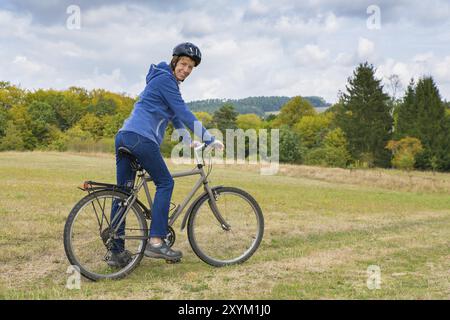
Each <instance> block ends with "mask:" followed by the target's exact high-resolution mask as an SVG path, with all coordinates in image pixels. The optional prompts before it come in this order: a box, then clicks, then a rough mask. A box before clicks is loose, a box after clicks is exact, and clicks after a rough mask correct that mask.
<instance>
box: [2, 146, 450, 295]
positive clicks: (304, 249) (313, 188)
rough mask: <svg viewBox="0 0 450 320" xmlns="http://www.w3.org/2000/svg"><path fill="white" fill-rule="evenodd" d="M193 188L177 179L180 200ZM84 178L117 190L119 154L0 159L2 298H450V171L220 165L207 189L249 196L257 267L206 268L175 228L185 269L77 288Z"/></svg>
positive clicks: (144, 269)
mask: <svg viewBox="0 0 450 320" xmlns="http://www.w3.org/2000/svg"><path fill="white" fill-rule="evenodd" d="M167 163H168V165H169V168H170V170H171V171H173V172H175V171H178V170H180V171H181V170H186V169H188V168H190V167H193V166H190V165H174V164H171V163H170V160H169V159H167ZM195 179H196V178H195V177H193V178H183V179H181V180H176V183H175V192H174V199H173V201H174V202H176V203H179V202H180V201H181V200H182V198H184V196H185V194H186V193H187V191H188V190H189V189H190V188H191V187H192V183H193V182H194V181H195ZM84 180H94V181H104V182H114V181H115V161H114V156H113V155H111V154H87V153H86V154H83V153H69V152H65V153H64V152H62V153H59V152H2V153H0V299H450V174H448V173H433V172H402V171H397V170H382V169H353V170H348V169H334V168H320V167H307V166H295V165H280V170H279V172H278V173H277V174H276V175H272V176H264V175H260V171H259V167H257V166H254V165H253V166H252V165H216V166H215V167H214V169H213V171H212V174H211V177H210V181H211V184H212V185H227V186H235V187H239V188H242V189H245V190H246V191H248V192H249V193H250V194H252V195H253V196H254V198H255V199H256V200H257V201H258V202H259V204H260V206H261V208H262V210H263V213H264V217H265V234H264V238H263V241H262V244H261V246H260V248H259V249H258V251H257V252H256V253H255V255H254V256H253V257H252V258H251V259H250V260H248V261H247V262H246V263H244V264H242V265H237V266H231V267H225V268H214V267H211V266H209V265H207V264H205V263H203V262H202V261H201V260H200V259H198V258H197V256H196V255H195V254H194V253H193V252H192V250H191V248H190V247H189V243H188V241H187V236H186V230H185V231H183V232H180V231H179V230H180V228H179V226H180V223H181V219H179V220H178V221H177V223H176V224H175V231H176V232H177V241H176V243H175V245H174V247H175V248H176V249H180V250H182V251H183V253H184V258H183V261H182V263H179V264H166V263H165V262H164V261H160V260H152V259H148V258H144V259H143V260H142V262H141V264H140V265H139V267H138V268H137V269H136V270H135V271H134V272H133V273H132V274H130V275H129V276H128V277H126V278H125V279H122V280H119V281H101V282H91V281H89V280H86V279H82V282H81V287H80V289H73V290H70V289H68V288H66V283H67V279H68V276H69V274H68V273H67V270H68V267H69V262H68V260H67V258H66V256H65V253H64V248H63V240H62V235H63V228H64V223H65V220H66V218H67V216H68V214H69V212H70V210H71V208H72V207H73V206H74V205H75V203H76V202H77V201H78V200H79V199H80V198H81V197H83V196H84V195H85V194H84V192H83V191H81V190H79V189H77V186H80V185H81V184H82V182H83V181H84ZM152 190H154V188H153V189H152ZM374 268H375V269H374ZM370 270H377V272H378V273H377V274H378V276H379V277H378V278H376V279H378V280H379V281H378V280H377V282H376V285H375V286H374V285H373V284H374V283H373V282H371V281H368V280H370V279H372V278H371V276H372V275H373V274H372V273H371V272H370Z"/></svg>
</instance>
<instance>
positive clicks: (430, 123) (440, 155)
mask: <svg viewBox="0 0 450 320" xmlns="http://www.w3.org/2000/svg"><path fill="white" fill-rule="evenodd" d="M415 103H416V108H417V121H416V123H415V125H416V130H417V131H416V132H417V133H416V134H417V135H415V136H414V137H416V138H418V139H419V140H420V141H421V142H422V145H423V147H424V152H423V153H421V154H420V155H419V156H418V158H417V166H418V167H419V168H423V169H433V170H439V169H444V168H445V167H446V166H447V165H448V164H447V160H446V159H447V158H448V153H449V152H450V144H449V140H448V132H447V128H446V120H445V106H444V104H443V102H442V100H441V97H440V94H439V90H438V88H437V87H436V84H435V83H434V80H433V78H431V77H425V78H422V79H420V80H419V82H418V83H417V87H416V90H415Z"/></svg>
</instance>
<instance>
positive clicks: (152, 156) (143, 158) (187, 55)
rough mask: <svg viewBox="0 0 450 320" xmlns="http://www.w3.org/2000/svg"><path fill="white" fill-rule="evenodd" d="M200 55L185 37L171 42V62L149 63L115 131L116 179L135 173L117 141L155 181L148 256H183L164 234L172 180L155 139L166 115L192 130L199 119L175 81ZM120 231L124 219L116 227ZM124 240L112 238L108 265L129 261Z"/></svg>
mask: <svg viewBox="0 0 450 320" xmlns="http://www.w3.org/2000/svg"><path fill="white" fill-rule="evenodd" d="M200 61H201V53H200V50H199V48H198V47H197V46H195V45H193V44H192V43H189V42H186V43H181V44H179V45H177V46H176V47H175V48H174V50H173V54H172V61H171V63H170V65H168V64H167V63H165V62H161V63H159V64H158V65H153V64H152V65H151V67H150V70H149V72H148V74H147V78H146V83H147V84H146V87H145V89H144V91H143V92H142V93H141V94H140V96H139V99H138V101H137V102H136V104H135V105H134V108H133V111H132V113H131V115H130V117H129V118H128V119H126V120H125V122H124V124H123V126H122V128H121V129H120V130H119V132H118V133H117V135H116V141H115V147H116V167H117V184H118V185H123V186H125V185H127V186H133V185H134V180H135V177H136V173H135V172H133V171H132V170H131V166H130V160H129V159H128V158H126V157H123V156H121V155H120V154H119V153H118V152H117V150H118V148H119V147H126V148H128V149H129V150H130V151H131V152H132V153H133V155H134V156H136V157H137V159H138V160H139V162H140V163H141V165H142V166H143V167H144V169H145V170H146V171H147V172H148V173H149V174H150V175H151V177H152V178H153V181H154V183H155V185H156V194H155V198H154V202H153V207H152V222H151V225H150V241H149V242H148V243H147V247H146V248H145V252H144V254H145V255H146V256H148V257H153V258H162V259H168V260H178V259H180V258H181V257H182V253H181V252H180V251H176V250H172V249H171V248H169V247H168V246H167V245H166V243H165V241H164V240H163V239H164V238H165V237H166V235H167V233H168V214H169V207H170V199H171V197H172V191H173V188H174V181H173V178H172V176H171V175H170V172H169V170H168V169H167V166H166V164H165V163H164V159H163V157H162V155H161V151H160V144H161V142H162V140H163V138H164V133H165V130H166V126H167V124H168V121H171V122H172V123H173V125H174V127H175V129H185V126H184V125H186V127H188V128H189V129H190V130H191V131H193V132H194V123H195V121H198V120H197V118H196V117H195V116H194V115H193V114H192V112H191V111H190V110H189V109H188V107H187V105H186V104H185V102H184V101H183V99H182V97H181V93H180V90H179V87H178V85H179V83H180V82H183V81H184V80H186V78H187V77H188V76H189V75H190V73H191V72H192V70H193V68H194V67H196V66H198V65H199V64H200ZM202 136H203V137H200V139H202V138H203V140H204V141H205V143H206V144H207V145H210V144H212V147H217V148H223V144H222V143H221V142H220V141H218V140H215V139H214V137H213V136H211V135H210V134H209V133H208V131H207V130H206V129H205V128H204V127H203V126H202ZM185 143H186V141H185ZM187 143H190V141H188V142H187ZM116 211H117V206H113V209H112V210H111V219H112V218H113V217H114V214H115V213H116ZM124 232H125V225H124V224H123V225H122V226H121V227H120V230H119V233H121V234H124ZM124 246H125V245H124V240H116V242H115V243H114V247H113V249H112V250H111V251H112V255H111V258H110V259H109V260H108V264H109V265H110V266H115V267H123V266H125V265H126V264H127V263H128V262H129V260H130V259H131V253H130V252H129V251H127V250H124Z"/></svg>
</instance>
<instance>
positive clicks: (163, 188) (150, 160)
mask: <svg viewBox="0 0 450 320" xmlns="http://www.w3.org/2000/svg"><path fill="white" fill-rule="evenodd" d="M115 147H116V169H117V171H116V174H117V184H118V185H121V186H125V185H126V186H131V187H132V186H133V185H134V181H135V178H136V172H135V171H132V170H131V164H130V160H129V159H128V158H127V157H123V156H121V155H119V154H118V152H117V150H118V149H119V147H126V148H128V149H129V150H130V151H131V152H132V153H133V155H134V156H135V157H136V158H137V159H138V160H139V163H140V164H141V165H142V167H143V168H144V169H145V171H147V172H148V173H149V174H150V176H151V177H152V178H153V182H154V184H155V186H156V194H155V197H154V201H153V206H152V208H151V210H152V222H151V224H150V237H160V238H165V237H166V236H167V232H168V227H167V225H168V216H169V208H170V199H171V198H172V192H173V188H174V185H175V184H174V181H173V178H172V176H171V174H170V172H169V170H168V169H167V166H166V164H165V162H164V159H163V157H162V155H161V150H160V148H159V145H158V144H157V143H156V142H154V141H152V140H150V139H148V138H146V137H144V136H141V135H139V134H137V133H134V132H130V131H119V133H117V135H116V141H115ZM117 209H118V205H117V204H116V203H115V204H113V207H112V210H111V220H112V219H113V218H114V215H115V214H116V212H117ZM118 233H119V235H123V234H125V223H123V224H122V225H121V226H120V228H119V232H118ZM123 250H124V241H123V240H116V241H115V243H114V247H113V250H112V251H113V252H114V251H115V252H120V251H123Z"/></svg>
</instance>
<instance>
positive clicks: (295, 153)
mask: <svg viewBox="0 0 450 320" xmlns="http://www.w3.org/2000/svg"><path fill="white" fill-rule="evenodd" d="M279 152H280V154H279V159H280V161H281V162H291V163H300V162H301V160H302V153H303V148H302V147H301V145H300V137H299V136H298V134H296V133H295V132H294V131H292V130H291V129H290V128H289V127H288V126H287V125H283V126H282V127H281V128H280V144H279Z"/></svg>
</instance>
